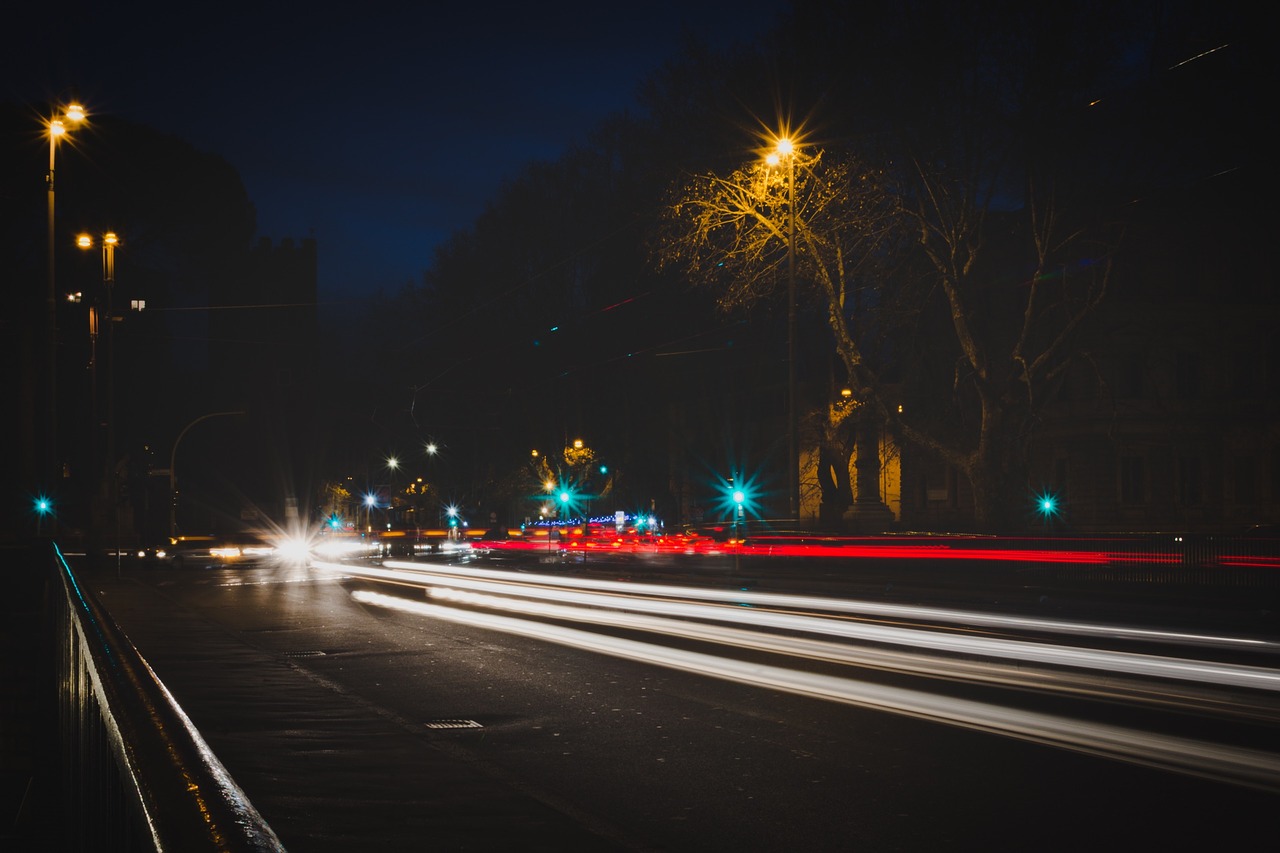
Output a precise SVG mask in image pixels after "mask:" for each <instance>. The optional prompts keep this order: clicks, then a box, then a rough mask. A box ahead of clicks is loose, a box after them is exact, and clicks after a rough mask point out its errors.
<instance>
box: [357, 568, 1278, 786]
mask: <svg viewBox="0 0 1280 853" xmlns="http://www.w3.org/2000/svg"><path fill="white" fill-rule="evenodd" d="M353 596H354V598H355V599H356V600H358V601H360V602H361V603H364V604H370V605H376V606H380V607H387V608H392V609H396V610H400V611H403V612H407V613H412V614H417V615H419V616H424V617H429V618H433V619H443V620H447V621H450V622H455V623H460V624H467V625H473V626H476V627H480V628H487V629H490V630H496V631H502V632H505V633H508V634H515V635H519V636H525V637H530V638H533V639H537V640H544V641H549V642H554V643H559V644H562V645H566V646H571V647H574V648H580V649H585V650H589V651H593V652H598V653H602V654H608V655H612V656H615V657H622V658H626V659H629V660H636V661H641V662H645V663H650V664H655V665H658V666H665V667H669V668H672V669H678V670H682V671H685V672H692V673H697V674H700V675H705V676H710V677H713V678H719V679H724V680H729V681H735V682H740V683H745V684H752V685H755V686H758V687H766V688H771V689H776V690H784V691H788V692H791V693H796V694H799V695H804V696H810V697H814V698H819V699H825V700H829V701H836V702H844V703H847V704H851V705H857V706H861V707H866V708H874V709H877V710H882V711H891V712H894V713H898V714H905V715H909V716H913V717H917V718H920V719H925V720H931V721H934V722H941V723H947V724H950V725H956V726H963V727H966V728H971V729H977V730H980V731H987V732H992V733H996V734H1002V735H1006V736H1011V737H1016V738H1020V739H1023V740H1028V741H1033V742H1036V743H1043V744H1047V745H1050V746H1056V747H1061V748H1066V749H1073V750H1077V751H1080V752H1085V753H1090V754H1094V755H1099V756H1103V757H1107V758H1113V759H1120V760H1124V761H1129V762H1133V763H1137V764H1142V765H1147V766H1151V767H1156V768H1160V769H1164V770H1172V771H1176V772H1180V773H1188V774H1192V775H1197V776H1202V777H1205V778H1210V779H1215V780H1218V781H1223V782H1229V783H1232V784H1238V785H1245V786H1249V787H1254V788H1258V789H1261V790H1264V791H1269V792H1278V793H1280V756H1277V755H1274V754H1272V753H1268V752H1264V751H1260V750H1255V749H1249V748H1245V747H1237V746H1229V745H1223V744H1214V743H1209V742H1206V741H1199V740H1194V739H1190V738H1182V737H1175V736H1170V735H1163V734H1158V733H1151V732H1144V731H1140V730H1137V729H1130V728H1125V727H1121V726H1113V725H1107V724H1101V723H1095V722H1087V721H1082V720H1073V719H1070V718H1067V717H1061V716H1056V715H1052V714H1046V713H1042V712H1035V711H1026V710H1018V709H1012V708H1005V707H1001V706H998V705H992V704H989V703H984V702H977V701H973V700H968V699H960V698H956V697H953V696H939V695H934V694H930V693H927V692H922V691H917V690H910V689H906V688H901V687H893V686H887V685H880V684H872V683H867V682H861V681H856V680H853V679H848V678H840V677H835V676H830V675H823V674H819V673H809V672H801V671H798V670H791V669H785V668H782V667H776V666H769V665H765V664H759V663H749V662H744V661H738V660H733V659H726V658H720V657H716V656H714V655H707V654H702V653H699V652H691V651H685V650H681V649H673V648H667V647H665V646H659V645H654V644H650V643H641V642H637V641H634V640H627V639H621V638H616V637H608V636H602V635H599V634H594V633H592V632H589V631H582V630H578V629H576V628H566V627H563V626H559V625H548V624H543V623H539V622H533V621H529V620H524V619H516V618H512V617H509V616H501V615H497V614H491V613H478V612H474V611H469V610H459V609H457V608H453V607H444V606H440V605H434V604H428V603H425V602H417V601H410V600H408V599H405V598H401V597H397V596H391V595H385V594H382V593H375V592H368V591H358V592H356V593H354V594H353Z"/></svg>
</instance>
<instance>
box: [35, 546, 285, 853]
mask: <svg viewBox="0 0 1280 853" xmlns="http://www.w3.org/2000/svg"><path fill="white" fill-rule="evenodd" d="M52 557H53V563H54V566H53V569H54V572H55V574H56V576H57V581H56V582H55V583H53V584H52V585H51V589H50V590H49V594H48V596H47V599H46V605H47V609H46V613H47V614H48V616H49V617H50V618H49V620H48V621H49V633H48V637H49V640H50V642H51V643H52V652H53V658H54V660H55V662H56V668H57V679H58V697H57V704H58V728H59V735H60V737H59V740H60V743H59V747H60V758H61V786H62V790H61V803H62V811H63V813H64V815H65V818H66V823H65V826H64V827H63V831H64V832H65V833H66V834H67V835H68V838H67V839H66V841H67V844H68V847H69V849H71V850H76V851H91V850H111V851H118V850H124V851H134V850H138V851H151V850H155V851H182V853H204V851H227V853H249V852H250V851H253V853H259V852H260V851H283V850H284V847H283V846H282V845H281V843H280V841H279V839H278V838H276V835H275V833H274V832H272V830H271V828H270V827H269V826H268V825H267V823H266V822H265V821H264V820H263V819H262V817H261V816H260V815H259V814H258V812H257V811H256V810H255V809H254V807H253V805H252V804H251V803H250V802H249V800H248V798H246V797H245V795H244V792H243V791H241V790H240V788H239V787H238V786H237V785H236V784H235V782H234V781H233V780H232V779H231V777H230V775H229V774H228V773H227V770H226V768H225V767H223V766H222V764H221V763H220V762H219V761H218V759H217V757H216V756H214V754H213V752H212V751H211V750H210V749H209V746H208V744H206V743H205V741H204V739H203V738H202V737H201V736H200V733H199V732H198V731H196V728H195V726H193V725H192V723H191V720H190V719H188V718H187V716H186V714H185V713H183V711H182V709H181V708H180V707H179V706H178V705H177V703H176V702H175V701H174V699H173V697H172V696H171V695H170V694H169V691H168V690H167V689H165V686H164V684H162V683H161V682H160V679H159V678H157V677H156V674H155V673H154V672H153V671H152V670H151V668H150V667H149V666H148V665H147V662H146V661H145V660H144V659H143V658H142V656H141V655H140V654H139V653H138V651H137V649H136V648H134V646H133V644H132V643H131V642H130V641H129V639H128V637H126V636H125V635H124V633H123V632H122V631H121V630H120V629H119V627H118V626H117V625H116V624H115V622H114V621H113V620H112V619H111V617H110V616H109V615H108V614H107V612H106V611H105V610H104V609H103V608H102V606H101V605H100V604H99V602H98V601H97V600H96V598H95V597H94V596H93V594H92V593H91V592H89V591H88V590H86V589H85V588H84V587H83V586H82V585H81V583H80V581H79V580H78V579H77V577H76V575H75V573H74V572H73V571H72V569H71V567H70V566H69V565H68V564H67V561H66V559H65V558H64V557H63V555H62V553H61V552H60V551H59V550H58V548H57V546H56V545H53V554H52Z"/></svg>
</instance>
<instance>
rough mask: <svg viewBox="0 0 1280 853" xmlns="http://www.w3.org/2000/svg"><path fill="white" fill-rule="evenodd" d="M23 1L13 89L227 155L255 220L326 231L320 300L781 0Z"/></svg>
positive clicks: (289, 230)
mask: <svg viewBox="0 0 1280 853" xmlns="http://www.w3.org/2000/svg"><path fill="white" fill-rule="evenodd" d="M29 5H30V6H31V7H33V8H28V9H26V10H17V11H14V12H10V13H8V14H7V15H6V17H5V20H6V22H8V23H9V24H10V25H11V26H12V27H13V29H12V30H10V31H9V32H8V33H7V37H6V39H5V41H6V54H7V56H6V57H5V60H4V62H5V66H6V67H5V74H4V75H3V76H4V83H3V85H4V87H5V89H6V90H7V91H5V92H4V95H3V96H2V97H3V98H4V99H7V100H11V101H15V102H18V103H21V104H26V105H29V106H31V107H32V108H33V109H34V110H43V109H44V108H45V104H47V103H49V102H50V101H53V100H58V99H62V98H67V97H72V96H74V97H78V98H80V99H81V100H82V101H83V103H84V104H85V106H86V108H87V109H88V110H89V111H90V113H91V114H92V113H98V114H102V113H111V114H116V115H120V116H123V117H125V118H128V119H131V120H134V121H138V122H141V123H143V124H147V125H151V126H153V127H156V128H160V129H163V130H165V131H167V132H170V133H172V134H174V135H176V136H178V137H181V138H182V139H185V140H186V141H188V142H190V143H191V144H192V145H194V146H195V147H197V148H199V149H201V150H204V151H208V152H210V153H214V154H218V155H220V156H222V157H224V158H225V159H226V160H227V161H229V162H230V163H231V165H232V166H234V167H235V168H236V170H237V171H238V172H239V173H240V176H241V178H242V179H243V180H244V183H245V186H246V188H247V190H248V193H249V196H250V198H251V200H252V201H253V203H254V205H255V207H256V208H257V214H258V231H259V236H262V237H269V238H271V239H272V240H280V239H282V238H286V237H291V238H302V237H307V236H314V237H315V238H316V239H317V241H318V247H319V259H320V269H319V279H320V280H319V286H320V294H321V299H322V300H324V301H341V300H343V299H346V298H349V297H350V296H351V295H353V294H355V295H360V294H363V293H369V292H373V291H377V290H380V289H382V290H387V291H395V290H398V289H399V288H400V287H401V286H403V285H405V284H407V283H409V282H416V281H418V280H419V279H420V276H421V273H422V272H423V271H424V270H425V269H427V268H428V267H429V266H430V265H431V262H432V257H433V251H434V248H435V247H436V246H437V245H439V244H440V243H441V242H442V241H444V240H446V239H447V238H448V237H449V236H450V235H451V234H452V233H454V232H456V231H458V230H460V229H465V228H467V227H469V226H470V224H471V223H472V222H473V221H474V219H475V218H476V217H477V216H478V215H479V214H480V213H481V212H482V211H483V209H484V207H485V205H486V204H487V203H488V202H489V201H490V200H491V199H492V198H493V197H494V196H495V194H496V192H497V191H498V189H499V188H500V187H501V185H502V182H503V181H504V180H506V179H509V178H514V177H515V176H517V175H518V174H519V173H520V171H521V169H522V168H523V167H524V166H525V165H526V164H527V163H529V162H531V161H534V160H554V159H556V158H557V157H559V156H560V154H561V153H563V152H564V151H565V150H566V148H568V147H571V146H573V145H575V144H577V143H580V142H585V141H586V139H587V136H588V134H589V133H590V131H591V129H592V128H593V127H594V126H595V125H596V124H597V123H598V122H599V121H600V120H602V119H603V118H605V117H606V116H608V115H610V114H612V113H616V112H621V111H624V110H631V111H634V110H635V109H636V104H635V99H634V96H635V94H636V90H637V87H638V85H639V84H640V83H641V82H642V81H643V80H644V79H645V78H646V77H647V76H648V75H650V74H651V73H652V72H654V71H656V70H657V69H658V68H659V67H660V66H661V65H662V63H664V62H665V61H667V60H668V59H669V58H671V57H672V56H673V55H674V54H675V53H676V52H677V51H678V49H679V46H680V43H681V41H682V39H683V38H684V37H685V36H686V35H692V36H694V37H699V38H703V39H705V40H706V41H707V42H708V43H710V44H712V45H714V46H717V47H728V46H730V45H732V44H733V43H735V42H739V41H745V40H750V39H751V38H754V37H755V36H756V35H757V34H759V33H760V32H762V31H764V30H766V29H768V28H769V27H770V26H771V25H772V24H773V23H774V22H775V21H776V19H777V17H778V15H780V14H782V13H783V12H784V11H785V10H786V7H787V3H786V0H745V2H744V0H737V2H729V0H695V2H688V0H684V2H682V0H656V2H647V3H644V4H638V5H636V6H634V7H615V6H614V5H613V4H609V3H599V2H594V3H593V2H579V0H571V1H570V2H561V3H554V4H532V3H531V4H512V3H482V2H473V3H465V4H434V3H433V4H426V3H381V2H371V3H361V4H353V5H347V6H343V7H332V8H330V7H325V6H313V5H310V4H283V3H281V4H273V3H264V4H242V3H222V4H211V5H190V4H182V3H165V4H155V3H147V4H137V3H133V4H131V3H127V2H126V3H121V4H108V5H102V4H94V5H92V6H90V5H87V4H57V5H56V6H55V7H52V8H46V7H45V5H44V4H29ZM197 10H198V11H197ZM6 29H7V28H6ZM37 114H38V113H37Z"/></svg>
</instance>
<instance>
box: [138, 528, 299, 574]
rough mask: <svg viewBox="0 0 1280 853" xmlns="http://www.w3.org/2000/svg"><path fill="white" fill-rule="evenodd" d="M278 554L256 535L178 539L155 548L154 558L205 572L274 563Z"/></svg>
mask: <svg viewBox="0 0 1280 853" xmlns="http://www.w3.org/2000/svg"><path fill="white" fill-rule="evenodd" d="M276 554H277V549H276V546H275V545H274V544H272V543H271V542H270V541H268V540H267V539H265V538H263V537H261V536H258V535H254V534H237V535H229V536H177V537H173V538H171V539H170V540H169V543H168V545H166V546H164V547H160V548H156V549H155V550H154V553H153V559H155V561H156V562H157V563H160V564H164V565H169V566H172V567H174V568H180V569H189V568H194V569H203V568H215V567H219V566H256V565H261V564H263V563H266V562H269V561H272V560H274V559H275V558H276Z"/></svg>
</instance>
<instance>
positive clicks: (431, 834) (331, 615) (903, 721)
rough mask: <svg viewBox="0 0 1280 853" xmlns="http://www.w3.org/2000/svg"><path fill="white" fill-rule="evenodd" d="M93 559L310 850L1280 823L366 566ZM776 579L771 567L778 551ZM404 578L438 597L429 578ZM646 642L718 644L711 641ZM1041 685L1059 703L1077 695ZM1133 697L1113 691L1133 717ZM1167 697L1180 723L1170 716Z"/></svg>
mask: <svg viewBox="0 0 1280 853" xmlns="http://www.w3.org/2000/svg"><path fill="white" fill-rule="evenodd" d="M623 568H624V567H619V566H611V567H603V568H602V571H601V577H610V576H625V575H626V572H625V571H624V570H623ZM573 571H575V572H580V571H581V569H574V570H573ZM85 578H86V581H87V585H88V586H89V587H90V588H91V589H93V590H94V591H95V592H96V593H97V594H98V595H99V597H100V598H101V600H102V601H103V603H104V604H105V605H106V606H107V608H108V610H109V611H110V613H111V614H112V616H113V617H114V618H115V619H116V620H117V622H118V623H119V624H120V625H121V627H122V628H123V629H124V631H125V632H126V633H127V634H128V635H129V637H130V638H131V639H132V640H133V642H134V643H135V645H137V647H138V648H139V650H140V651H141V653H142V654H143V656H144V657H145V658H146V659H147V660H148V662H149V663H150V664H151V666H152V667H153V669H154V670H155V671H156V673H157V674H158V675H159V677H160V678H161V680H162V681H163V682H164V683H165V684H166V685H167V686H168V687H169V689H170V691H171V692H172V693H173V694H174V696H175V698H176V699H177V701H178V702H179V704H180V705H181V706H182V707H183V708H184V709H185V710H186V712H187V713H188V715H189V716H190V717H191V718H192V720H193V721H194V722H195V724H196V726H197V727H198V728H199V730H200V731H201V733H202V734H203V735H204V737H205V739H206V740H207V741H208V742H209V744H210V746H211V747H212V749H213V751H214V753H215V754H216V755H217V756H218V757H219V758H220V759H221V760H222V762H223V763H224V764H225V765H226V766H227V768H228V770H229V771H230V773H231V775H232V776H233V777H234V779H235V780H236V781H237V782H238V783H239V785H240V786H241V787H242V788H243V789H244V791H245V792H246V794H247V795H248V796H249V798H250V800H251V801H252V802H253V804H254V805H255V806H256V807H257V809H258V811H259V812H260V813H261V814H262V815H263V817H264V818H265V819H266V820H267V822H268V823H269V824H270V825H271V826H272V828H273V829H274V830H275V832H276V833H277V835H278V836H279V837H280V839H281V841H282V842H283V843H284V845H285V846H286V848H288V849H289V850H291V851H295V853H297V851H338V850H342V851H352V850H357V851H359V850H370V851H380V852H381V851H387V853H389V851H397V850H422V849H427V848H442V849H456V850H514V849H519V850H551V849H555V850H610V849H621V850H735V851H753V850H760V851H775V850H779V851H780V850H814V851H821V850H972V849H982V850H988V851H1000V850H1009V851H1013V850H1044V851H1050V850H1080V849H1092V850H1113V849H1114V850H1119V849H1125V850H1132V849H1161V850H1205V849H1220V850H1228V849H1230V850H1244V849H1269V848H1270V846H1271V845H1272V844H1273V843H1274V835H1275V826H1276V823H1275V815H1276V814H1277V813H1280V811H1278V807H1280V795H1278V794H1277V793H1275V790H1277V789H1275V788H1273V789H1271V790H1259V789H1258V788H1257V787H1250V786H1246V785H1241V784H1229V783H1223V782H1217V781H1211V780H1206V779H1203V778H1198V777H1196V776H1194V775H1189V774H1186V773H1180V772H1170V771H1167V770H1163V769H1156V768H1150V767H1145V766H1141V765H1139V764H1135V763H1132V762H1129V761H1118V760H1112V759H1110V758H1100V757H1097V756H1094V755H1091V754H1088V753H1087V752H1081V751H1078V750H1069V749H1062V748H1058V747H1051V746H1045V745H1042V744H1038V743H1033V742H1027V741H1025V740H1021V739H1017V738H1013V737H1009V736H1005V735H1001V734H991V733H988V732H985V731H979V730H974V729H972V728H965V727H961V726H957V725H947V724H942V723H938V722H933V721H929V720H922V719H918V718H916V717H913V716H909V715H906V714H900V713H889V712H886V711H882V710H876V709H873V708H867V707H860V706H858V705H855V704H849V703H847V702H841V701H829V700H825V699H818V698H811V697H807V696H801V695H796V694H794V693H791V692H787V691H784V690H779V689H770V688H767V687H759V686H751V685H748V684H742V683H735V682H731V681H726V680H722V679H719V678H709V677H706V676H705V675H700V674H696V673H692V672H686V671H681V670H678V669H673V668H670V667H666V666H658V665H654V664H652V663H645V662H639V661H636V660H630V659H626V658H623V657H618V656H614V655H606V654H601V653H598V652H594V651H589V650H583V649H579V648H573V647H569V646H566V645H563V644H560V643H556V642H549V641H546V640H542V639H534V638H530V637H528V636H519V635H514V634H511V633H508V632H505V631H502V630H494V629H491V628H485V627H477V626H475V625H469V624H465V623H462V622H459V621H455V620H453V619H446V618H441V617H439V616H438V615H432V614H431V612H415V611H413V610H411V609H409V610H402V609H397V608H395V607H388V606H384V605H383V604H380V603H378V602H377V601H376V600H375V599H371V598H368V597H364V598H362V597H360V596H357V595H356V593H358V592H360V591H362V590H367V589H368V587H367V585H366V584H365V583H364V582H360V581H356V580H354V579H352V578H350V577H344V576H343V575H342V574H341V573H338V572H326V571H318V570H315V569H306V568H285V567H274V568H256V569H225V570H206V571H183V572H174V571H163V570H155V569H141V568H138V567H134V566H129V565H126V566H125V567H124V569H123V570H122V571H117V570H116V569H115V567H110V568H108V569H104V570H94V571H86V572H85ZM737 580H740V579H736V578H725V579H723V580H722V581H715V580H714V579H712V578H710V577H707V578H703V579H702V581H703V583H707V584H714V583H720V584H721V585H725V584H730V582H732V581H737ZM753 584H754V585H756V586H761V587H768V586H769V584H768V582H767V579H766V580H765V581H764V582H761V579H760V577H758V576H757V577H756V578H755V580H754V581H753ZM730 585H731V584H730ZM836 586H838V585H836ZM823 591H824V592H826V593H831V592H833V591H836V590H833V585H831V584H825V585H824V587H823ZM383 592H387V593H390V594H391V596H392V597H394V598H399V599H402V600H405V601H409V602H413V603H414V604H415V605H416V604H418V603H419V602H422V601H423V600H424V596H423V595H422V593H421V591H420V590H416V589H413V588H411V587H406V586H399V587H389V588H383ZM463 608H464V611H466V612H475V611H476V610H477V608H476V607H475V606H474V605H463ZM1250 627H1251V628H1252V627H1254V626H1250ZM591 630H592V631H594V632H597V633H604V634H609V635H611V636H615V637H619V638H622V639H638V638H639V632H634V633H633V632H630V631H627V630H622V629H614V630H610V629H609V628H608V627H607V626H606V627H597V628H593V629H591ZM979 633H986V632H979ZM644 641H645V642H648V643H659V644H665V645H667V646H679V647H683V648H686V649H687V650H691V651H698V652H707V651H709V646H708V645H707V644H704V643H699V642H696V641H689V640H684V641H680V640H671V639H662V640H655V638H654V637H653V636H652V635H649V634H646V635H645V637H644ZM735 657H736V658H737V659H738V660H740V661H742V662H743V664H744V665H745V666H747V667H748V668H752V667H757V668H760V667H768V666H771V665H773V663H774V657H773V656H771V655H766V654H764V653H741V652H740V653H738V654H736V656H735ZM806 667H808V668H809V669H812V670H814V671H817V672H820V673H828V672H833V671H834V670H835V669H839V670H840V671H841V672H842V674H843V676H842V677H845V678H851V679H854V680H858V679H865V680H867V681H869V682H873V683H881V684H886V685H888V686H891V687H904V688H912V689H914V688H915V687H918V686H919V684H918V683H923V682H924V681H927V682H928V683H929V684H931V685H933V687H931V688H930V689H937V690H940V691H943V692H944V694H945V695H951V696H954V697H955V700H956V701H957V702H960V701H966V700H972V699H975V698H982V697H985V696H986V693H985V689H979V688H969V687H965V686H961V687H956V686H955V685H953V684H950V683H948V682H945V681H943V682H939V681H938V680H937V679H927V680H925V679H919V678H916V677H914V676H912V677H907V676H898V675H886V674H885V673H883V672H882V671H879V670H876V669H858V668H852V669H851V668H850V667H834V665H830V664H807V665H806ZM947 691H950V692H949V693H948V692H947ZM1028 701H1030V702H1031V704H1032V705H1033V706H1034V707H1036V708H1037V709H1039V710H1052V711H1054V712H1057V711H1060V710H1062V709H1063V708H1064V707H1065V708H1066V709H1067V710H1070V711H1073V710H1074V703H1075V702H1076V700H1068V699H1062V700H1059V699H1044V698H1036V697H1035V696H1034V695H1033V696H1032V698H1031V699H1030V700H1028ZM1110 706H1111V705H1110V703H1106V704H1103V705H1101V706H1091V710H1090V711H1089V713H1090V714H1092V715H1093V718H1094V719H1095V720H1098V719H1101V720H1103V721H1105V722H1112V720H1111V719H1110V717H1112V715H1111V713H1110V712H1109V711H1108V710H1107V708H1109V707H1110ZM1099 708H1100V709H1101V710H1099ZM1271 710H1274V709H1271ZM1268 713H1269V712H1268ZM1148 716H1150V717H1151V718H1153V719H1154V718H1155V716H1157V713H1156V712H1155V711H1153V710H1151V709H1149V708H1144V707H1137V708H1127V707H1121V706H1119V705H1117V706H1116V710H1115V714H1114V718H1115V720H1118V721H1122V722H1123V723H1124V725H1126V726H1130V727H1132V728H1133V729H1134V730H1141V728H1142V727H1143V724H1144V721H1145V720H1146V719H1147V717H1148ZM1159 716H1160V719H1161V722H1160V725H1161V726H1164V727H1166V728H1167V727H1168V726H1169V723H1168V721H1167V717H1168V716H1169V715H1167V714H1163V713H1161V714H1160V715H1159ZM1175 716H1176V715H1175ZM1264 716H1265V715H1264ZM1278 723H1280V715H1277V716H1276V717H1274V718H1271V719H1264V720H1262V721H1261V722H1259V721H1254V722H1250V723H1247V724H1246V723H1238V722H1235V721H1226V722H1223V721H1215V722H1213V723H1212V728H1213V729H1214V732H1215V734H1221V733H1222V732H1223V731H1227V732H1230V731H1237V732H1238V733H1239V739H1240V740H1242V741H1243V742H1244V743H1245V745H1247V746H1250V747H1255V746H1256V747H1262V748H1265V749H1267V750H1271V751H1272V752H1275V751H1277V748H1278V747H1280V739H1277V737H1276V734H1277V730H1278V729H1280V726H1278V725H1277V724H1278ZM1174 725H1175V726H1182V728H1183V729H1185V731H1182V732H1180V733H1182V734H1190V735H1193V736H1195V735H1198V734H1199V733H1200V732H1201V730H1202V729H1204V728H1205V727H1206V726H1209V725H1210V723H1207V722H1205V720H1204V719H1203V718H1202V717H1200V716H1198V715H1196V716H1188V717H1186V718H1185V722H1184V723H1181V724H1179V723H1176V722H1175V724H1174ZM1264 787H1265V786H1264Z"/></svg>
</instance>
